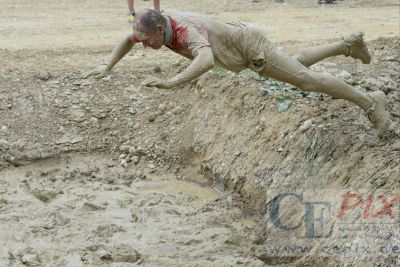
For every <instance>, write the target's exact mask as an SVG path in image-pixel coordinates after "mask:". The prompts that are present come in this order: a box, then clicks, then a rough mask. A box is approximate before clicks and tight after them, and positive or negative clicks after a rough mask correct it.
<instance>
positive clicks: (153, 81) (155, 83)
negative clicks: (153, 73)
mask: <svg viewBox="0 0 400 267" xmlns="http://www.w3.org/2000/svg"><path fill="white" fill-rule="evenodd" d="M142 85H143V86H147V87H157V88H161V89H170V88H172V86H171V85H170V84H169V83H168V82H167V81H162V80H160V79H158V78H155V77H149V78H147V79H146V80H144V81H143V82H142Z"/></svg>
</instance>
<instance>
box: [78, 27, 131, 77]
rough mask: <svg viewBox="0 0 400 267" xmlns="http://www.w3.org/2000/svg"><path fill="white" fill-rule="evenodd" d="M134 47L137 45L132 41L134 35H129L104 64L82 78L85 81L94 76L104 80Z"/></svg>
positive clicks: (84, 74)
mask: <svg viewBox="0 0 400 267" xmlns="http://www.w3.org/2000/svg"><path fill="white" fill-rule="evenodd" d="M134 45H135V43H134V42H133V41H132V34H129V35H127V36H126V37H125V38H124V39H122V40H121V42H119V43H118V44H117V46H116V47H115V48H114V49H113V51H112V53H111V55H110V56H109V58H108V59H107V60H106V61H105V62H104V63H102V64H101V65H100V66H98V67H97V68H95V69H93V70H90V71H88V72H85V73H83V74H82V76H81V77H82V78H84V79H85V78H87V77H89V76H94V77H95V78H102V77H104V76H106V75H107V74H108V73H109V72H110V71H111V69H112V68H113V67H114V65H115V64H117V63H118V61H120V60H121V59H122V58H123V57H124V56H125V55H126V54H127V53H128V52H129V51H130V50H131V49H132V47H133V46H134Z"/></svg>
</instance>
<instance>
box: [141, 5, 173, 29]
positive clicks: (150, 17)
mask: <svg viewBox="0 0 400 267" xmlns="http://www.w3.org/2000/svg"><path fill="white" fill-rule="evenodd" d="M140 13H141V14H140V15H139V16H137V22H138V24H139V25H140V26H142V27H143V28H144V29H145V30H146V31H148V32H155V31H156V30H157V26H158V25H160V24H161V25H163V26H164V27H167V19H166V18H165V17H164V16H163V15H162V14H161V12H160V11H157V10H153V9H145V10H144V11H143V12H140Z"/></svg>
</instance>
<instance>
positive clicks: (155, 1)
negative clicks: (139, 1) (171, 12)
mask: <svg viewBox="0 0 400 267" xmlns="http://www.w3.org/2000/svg"><path fill="white" fill-rule="evenodd" d="M153 3H154V9H155V10H157V11H160V0H154V1H153Z"/></svg>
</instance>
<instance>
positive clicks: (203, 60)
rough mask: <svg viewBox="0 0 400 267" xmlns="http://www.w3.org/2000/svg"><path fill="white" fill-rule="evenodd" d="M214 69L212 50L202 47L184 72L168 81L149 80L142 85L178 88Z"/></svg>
mask: <svg viewBox="0 0 400 267" xmlns="http://www.w3.org/2000/svg"><path fill="white" fill-rule="evenodd" d="M212 67H214V55H213V53H212V50H211V48H210V47H202V48H199V49H198V50H197V56H196V57H195V58H194V59H193V61H192V63H191V64H190V65H189V67H187V69H185V70H184V71H183V72H181V73H179V74H178V75H176V76H175V77H173V78H171V79H169V80H167V81H161V80H159V79H157V78H149V79H146V80H145V81H144V82H143V83H142V85H145V86H155V87H158V88H167V89H168V88H172V87H176V86H178V85H181V84H183V83H186V82H189V81H191V80H193V79H195V78H197V77H199V76H200V75H201V74H203V73H205V72H207V71H208V70H209V69H211V68H212Z"/></svg>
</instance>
